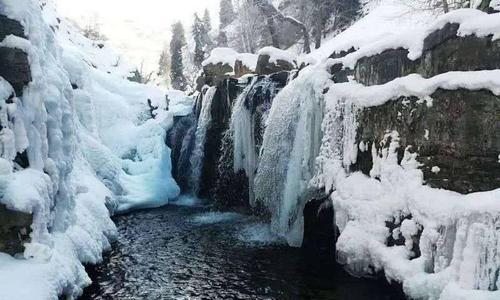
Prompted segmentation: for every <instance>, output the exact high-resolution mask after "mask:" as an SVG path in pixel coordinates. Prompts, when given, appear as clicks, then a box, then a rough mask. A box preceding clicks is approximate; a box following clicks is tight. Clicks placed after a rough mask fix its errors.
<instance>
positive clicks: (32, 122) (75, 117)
mask: <svg viewBox="0 0 500 300" xmlns="http://www.w3.org/2000/svg"><path fill="white" fill-rule="evenodd" d="M0 12H1V13H2V14H5V15H6V16H8V17H9V18H11V19H14V20H18V21H19V22H20V23H21V24H23V25H24V27H25V33H26V35H27V36H28V39H24V38H21V37H15V36H13V35H10V36H7V37H6V38H5V39H4V40H3V41H0V43H1V45H2V46H4V47H11V48H18V49H21V50H23V51H25V52H26V53H27V55H28V59H29V65H30V69H31V74H32V81H31V82H30V83H29V84H28V85H27V86H26V87H25V88H24V91H23V94H22V96H21V95H18V97H13V98H11V101H10V100H9V101H5V100H7V99H9V97H11V95H12V94H13V90H12V87H11V86H10V85H9V84H8V83H7V82H6V81H5V80H4V79H3V78H1V77H0V98H2V99H1V100H2V103H4V104H2V105H3V106H2V110H1V113H0V118H1V123H2V127H3V129H2V131H1V132H0V144H1V158H0V195H1V198H0V203H1V204H4V205H6V206H7V207H8V208H9V209H13V210H17V211H22V212H26V213H30V214H33V225H32V228H31V229H32V233H31V241H30V242H29V243H27V244H25V251H24V254H23V255H22V256H20V257H16V258H13V257H11V256H9V255H6V254H3V253H0V282H1V283H2V288H1V289H0V299H58V297H59V295H61V294H63V293H64V294H65V295H68V296H69V297H76V296H78V295H79V294H81V292H82V288H83V287H85V286H86V285H88V284H89V283H90V279H89V277H88V276H87V274H86V272H85V269H84V267H83V264H84V263H97V262H99V261H100V260H101V253H102V251H103V250H105V249H107V248H109V246H110V245H109V240H110V239H113V238H114V237H115V235H116V229H115V226H114V224H113V222H112V221H111V219H110V211H109V210H108V209H110V210H111V211H114V212H124V211H128V210H130V209H133V208H141V207H155V206H160V205H162V204H165V203H166V202H167V201H168V200H169V199H171V198H174V197H176V196H177V194H178V187H177V185H176V183H175V182H174V181H173V179H172V177H171V175H170V150H169V149H168V148H167V147H166V146H165V143H164V139H165V134H166V130H167V129H168V128H169V127H170V126H171V124H172V112H166V111H162V110H158V111H157V112H156V113H155V114H156V118H154V119H152V118H151V116H149V115H148V106H147V103H148V102H147V100H148V99H150V100H151V102H152V103H156V104H159V103H161V102H163V101H165V94H164V93H163V92H162V91H160V90H157V89H156V88H152V87H147V86H143V85H140V84H136V83H132V82H129V81H128V80H126V79H125V78H126V77H127V76H128V74H129V70H130V68H128V67H127V66H126V64H123V63H121V64H120V63H117V61H118V62H119V60H117V58H118V56H116V55H114V54H113V53H112V52H111V51H109V50H108V49H106V48H104V49H99V48H98V47H96V46H95V45H93V43H92V42H91V41H89V40H87V39H85V38H84V37H83V36H82V35H80V33H78V31H77V30H75V29H74V28H73V27H72V26H71V25H70V24H69V23H67V22H66V21H64V20H60V19H58V18H57V14H56V13H55V10H54V8H53V7H52V4H51V3H50V2H47V3H45V4H44V5H42V6H40V5H39V3H38V1H32V0H4V1H2V2H1V3H0ZM171 100H172V102H176V101H184V100H185V97H181V96H180V95H179V99H171ZM7 103H8V104H7ZM157 106H159V105H157ZM173 106H174V107H176V109H179V110H181V107H179V106H176V105H173ZM4 108H5V109H4ZM179 113H182V112H179ZM24 150H26V151H27V158H28V161H29V167H27V168H22V167H21V166H19V165H17V164H16V163H15V162H14V159H15V158H16V154H17V153H22V152H23V151H24ZM28 283H29V285H28V286H27V284H28Z"/></svg>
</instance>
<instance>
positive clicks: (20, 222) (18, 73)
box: [0, 15, 33, 255]
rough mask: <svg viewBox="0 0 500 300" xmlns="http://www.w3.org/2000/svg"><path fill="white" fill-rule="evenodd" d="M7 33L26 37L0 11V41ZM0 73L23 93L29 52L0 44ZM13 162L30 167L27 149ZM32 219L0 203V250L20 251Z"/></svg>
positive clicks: (28, 66) (12, 21)
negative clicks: (0, 45)
mask: <svg viewBox="0 0 500 300" xmlns="http://www.w3.org/2000/svg"><path fill="white" fill-rule="evenodd" d="M9 35H15V36H18V37H21V38H26V36H25V34H24V27H23V26H22V25H21V24H20V23H19V22H18V21H15V20H11V19H9V18H7V17H6V16H3V15H0V41H1V40H3V39H4V38H5V37H7V36H9ZM0 77H3V78H4V79H5V80H6V81H8V82H9V83H10V84H11V85H12V87H13V88H14V92H15V93H16V96H22V93H23V89H24V87H25V86H26V85H27V84H28V83H30V82H31V69H30V65H29V61H28V55H27V54H26V53H25V52H23V51H21V50H19V49H14V48H7V47H0ZM11 100H12V99H11V98H10V99H7V100H6V102H7V103H9V101H11ZM0 125H1V126H2V127H3V126H6V125H5V124H0ZM14 162H15V163H17V164H18V165H19V167H21V168H27V167H29V161H28V157H27V152H26V151H24V152H22V153H18V154H17V156H16V158H15V160H14ZM32 223H33V217H32V215H31V214H25V213H21V212H17V211H12V210H9V209H7V207H5V206H4V205H3V204H0V252H5V253H8V254H10V255H14V254H17V253H22V252H23V251H24V246H23V244H24V243H25V242H28V241H29V234H30V232H31V224H32Z"/></svg>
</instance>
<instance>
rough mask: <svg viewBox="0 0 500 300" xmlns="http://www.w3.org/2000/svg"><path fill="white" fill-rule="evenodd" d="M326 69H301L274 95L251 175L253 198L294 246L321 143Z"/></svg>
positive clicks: (299, 240)
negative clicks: (258, 154) (253, 178)
mask: <svg viewBox="0 0 500 300" xmlns="http://www.w3.org/2000/svg"><path fill="white" fill-rule="evenodd" d="M329 77H330V75H329V73H328V72H326V70H323V69H319V68H312V67H311V68H307V69H304V70H303V71H302V72H301V74H300V75H299V76H298V78H296V79H295V80H292V81H291V82H290V83H289V85H287V86H286V87H285V88H284V89H283V90H282V91H281V92H280V93H279V94H278V95H277V96H276V98H275V99H274V101H273V105H272V108H271V110H270V113H269V118H268V120H267V127H266V131H265V133H264V139H263V145H262V151H261V155H260V161H259V165H258V171H257V175H256V177H255V181H254V184H255V187H254V189H255V199H256V201H257V202H259V203H262V204H263V205H264V206H265V207H266V208H267V209H268V210H269V211H270V212H271V217H272V221H271V223H272V224H271V225H272V229H273V231H274V232H275V233H277V234H279V235H281V236H283V237H285V238H287V240H288V243H289V244H290V245H293V246H300V244H301V243H302V231H303V215H302V212H303V208H304V204H305V203H304V202H305V201H304V200H303V199H301V195H302V194H303V193H304V192H305V191H306V189H307V187H308V185H309V181H310V180H311V179H312V177H313V175H314V166H315V158H316V157H317V155H318V153H319V149H320V146H321V139H322V133H321V123H322V119H323V106H324V102H323V92H324V90H325V88H326V87H327V85H328V84H329V83H331V81H330V79H329Z"/></svg>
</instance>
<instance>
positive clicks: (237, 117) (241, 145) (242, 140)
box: [230, 76, 276, 206]
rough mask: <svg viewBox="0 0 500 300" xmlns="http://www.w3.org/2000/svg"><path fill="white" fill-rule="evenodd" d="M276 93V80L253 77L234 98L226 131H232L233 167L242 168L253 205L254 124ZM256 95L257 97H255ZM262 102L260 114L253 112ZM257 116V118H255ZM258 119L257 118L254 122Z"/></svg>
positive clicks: (263, 121)
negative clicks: (228, 127) (228, 126)
mask: <svg viewBox="0 0 500 300" xmlns="http://www.w3.org/2000/svg"><path fill="white" fill-rule="evenodd" d="M275 93H276V83H274V82H273V81H272V80H271V78H270V77H269V76H266V77H264V78H259V77H254V78H253V79H252V82H251V83H250V84H249V85H248V86H247V87H246V88H245V90H244V91H243V92H242V93H241V95H240V96H239V97H238V98H237V99H236V102H235V105H234V109H233V113H232V115H231V123H230V132H231V133H232V135H233V142H234V147H233V157H234V160H233V169H234V172H235V173H237V172H238V171H240V170H244V171H245V174H246V176H247V178H248V183H249V195H248V196H249V202H250V204H251V205H252V206H253V205H254V204H255V203H254V199H255V198H254V191H253V190H254V188H253V186H254V185H253V182H254V177H255V172H256V170H257V162H258V146H257V145H256V132H258V131H259V129H260V128H256V127H257V126H258V125H259V124H264V123H265V119H266V117H267V113H268V109H266V108H268V107H269V106H270V103H271V102H272V99H273V98H274V96H275ZM257 95H260V99H257V98H259V97H257ZM259 105H264V108H263V111H261V112H260V114H257V113H256V110H257V107H258V106H259ZM256 118H260V120H256ZM257 121H258V122H257Z"/></svg>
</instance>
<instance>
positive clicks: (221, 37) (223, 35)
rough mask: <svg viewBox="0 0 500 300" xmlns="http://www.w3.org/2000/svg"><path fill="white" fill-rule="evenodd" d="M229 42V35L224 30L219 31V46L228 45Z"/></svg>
mask: <svg viewBox="0 0 500 300" xmlns="http://www.w3.org/2000/svg"><path fill="white" fill-rule="evenodd" d="M228 45H229V42H228V40H227V35H226V32H225V31H224V30H221V31H219V35H218V36H217V47H228Z"/></svg>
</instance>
